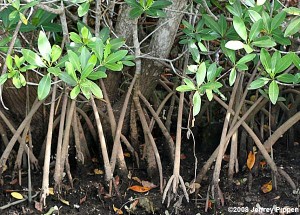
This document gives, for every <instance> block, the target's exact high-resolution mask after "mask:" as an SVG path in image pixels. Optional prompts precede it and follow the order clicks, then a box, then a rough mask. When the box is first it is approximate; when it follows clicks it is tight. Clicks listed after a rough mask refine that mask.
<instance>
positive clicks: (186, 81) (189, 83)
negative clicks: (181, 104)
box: [183, 78, 196, 90]
mask: <svg viewBox="0 0 300 215" xmlns="http://www.w3.org/2000/svg"><path fill="white" fill-rule="evenodd" d="M183 82H184V83H185V84H186V85H187V86H189V87H190V88H191V89H194V90H195V89H196V87H195V85H194V83H193V82H192V81H191V80H190V79H187V78H184V79H183Z"/></svg>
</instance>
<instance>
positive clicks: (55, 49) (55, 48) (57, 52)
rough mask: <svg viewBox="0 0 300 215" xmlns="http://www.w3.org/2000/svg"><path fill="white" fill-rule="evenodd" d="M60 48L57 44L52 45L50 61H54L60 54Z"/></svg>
mask: <svg viewBox="0 0 300 215" xmlns="http://www.w3.org/2000/svg"><path fill="white" fill-rule="evenodd" d="M61 53H62V50H61V48H60V47H59V46H58V45H53V46H52V49H51V54H50V55H51V62H52V63H54V62H55V61H57V60H58V58H59V57H60V56H61Z"/></svg>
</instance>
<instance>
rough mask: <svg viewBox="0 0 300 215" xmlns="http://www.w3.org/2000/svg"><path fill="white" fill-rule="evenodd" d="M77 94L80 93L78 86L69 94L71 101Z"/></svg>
mask: <svg viewBox="0 0 300 215" xmlns="http://www.w3.org/2000/svg"><path fill="white" fill-rule="evenodd" d="M79 93H80V87H79V85H77V86H75V87H74V88H73V89H72V90H71V92H70V97H71V99H75V98H76V97H77V96H78V94H79Z"/></svg>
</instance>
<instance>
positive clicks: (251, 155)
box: [247, 151, 255, 170]
mask: <svg viewBox="0 0 300 215" xmlns="http://www.w3.org/2000/svg"><path fill="white" fill-rule="evenodd" d="M254 163H255V154H254V153H253V152H252V151H250V152H249V154H248V159H247V167H248V168H249V169H250V170H251V169H252V167H253V166H254Z"/></svg>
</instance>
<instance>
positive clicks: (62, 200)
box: [59, 199, 70, 205]
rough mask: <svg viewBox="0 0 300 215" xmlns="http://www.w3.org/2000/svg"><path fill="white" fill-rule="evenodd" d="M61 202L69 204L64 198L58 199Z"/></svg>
mask: <svg viewBox="0 0 300 215" xmlns="http://www.w3.org/2000/svg"><path fill="white" fill-rule="evenodd" d="M59 200H60V201H61V202H62V203H64V204H65V205H70V202H69V201H67V200H64V199H59Z"/></svg>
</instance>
